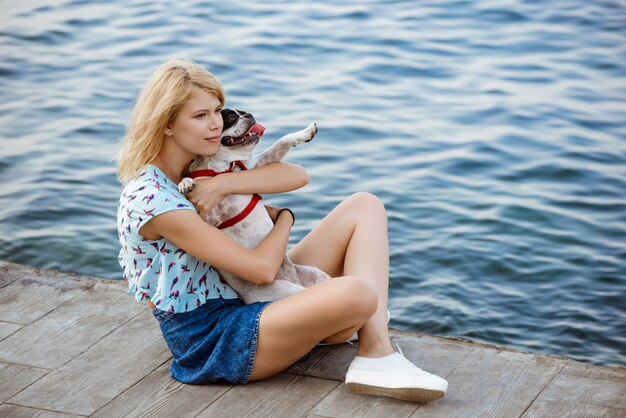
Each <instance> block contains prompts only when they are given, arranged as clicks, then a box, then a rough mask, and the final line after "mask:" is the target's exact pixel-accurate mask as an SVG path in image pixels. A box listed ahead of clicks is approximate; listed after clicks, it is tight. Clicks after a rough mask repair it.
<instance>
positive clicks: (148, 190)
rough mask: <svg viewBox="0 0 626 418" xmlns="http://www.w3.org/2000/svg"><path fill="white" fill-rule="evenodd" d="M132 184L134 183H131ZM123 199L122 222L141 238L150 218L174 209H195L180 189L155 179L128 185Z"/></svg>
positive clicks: (132, 233) (129, 230) (127, 228)
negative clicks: (142, 230)
mask: <svg viewBox="0 0 626 418" xmlns="http://www.w3.org/2000/svg"><path fill="white" fill-rule="evenodd" d="M129 186H132V185H129ZM122 199H123V200H125V201H126V204H125V205H124V208H123V213H122V214H121V215H122V217H123V221H122V223H123V224H124V227H125V229H126V230H127V231H128V232H130V233H131V235H135V234H136V235H135V236H136V238H139V239H140V236H139V230H140V229H141V227H142V226H144V225H145V224H146V222H148V221H149V220H150V219H152V218H154V217H155V216H158V215H161V214H163V213H166V212H170V211H173V210H193V211H195V208H194V206H193V205H192V204H191V202H189V201H188V200H187V199H186V198H185V197H184V196H183V195H182V194H181V193H180V192H178V190H176V189H175V188H174V187H173V186H170V185H168V184H163V183H161V182H159V181H156V180H154V179H147V180H146V181H145V182H142V183H141V184H136V185H135V187H128V188H127V190H125V192H124V194H123V196H122Z"/></svg>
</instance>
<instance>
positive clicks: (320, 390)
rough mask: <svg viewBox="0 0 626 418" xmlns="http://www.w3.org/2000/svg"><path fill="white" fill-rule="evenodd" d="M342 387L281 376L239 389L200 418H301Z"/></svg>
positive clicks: (235, 389)
mask: <svg viewBox="0 0 626 418" xmlns="http://www.w3.org/2000/svg"><path fill="white" fill-rule="evenodd" d="M337 385H338V383H337V382H335V381H329V380H324V379H316V378H313V377H303V376H295V375H288V374H284V373H280V374H278V375H277V376H274V377H272V378H270V379H266V380H262V381H258V382H251V383H248V384H246V385H240V386H235V387H233V389H231V390H229V391H228V392H226V393H225V394H224V396H222V397H221V398H219V399H218V400H217V401H216V402H214V403H212V404H211V406H209V407H208V408H207V409H205V410H204V411H203V412H202V413H200V414H199V415H198V418H200V417H206V418H210V417H215V416H224V417H243V416H251V417H259V416H261V417H300V416H304V415H306V413H307V412H308V411H309V410H310V409H311V408H312V407H313V406H315V404H316V403H317V402H318V401H319V400H320V399H321V398H323V397H324V396H326V395H327V394H328V393H330V392H331V391H332V390H333V389H334V388H336V387H337Z"/></svg>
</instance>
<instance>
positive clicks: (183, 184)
mask: <svg viewBox="0 0 626 418" xmlns="http://www.w3.org/2000/svg"><path fill="white" fill-rule="evenodd" d="M195 187H196V181H195V180H194V179H192V178H189V177H185V178H184V179H182V180H181V181H180V183H178V191H179V192H181V193H182V194H187V193H189V192H190V191H192V190H193V189H194V188H195Z"/></svg>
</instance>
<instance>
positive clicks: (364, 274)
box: [288, 193, 394, 357]
mask: <svg viewBox="0 0 626 418" xmlns="http://www.w3.org/2000/svg"><path fill="white" fill-rule="evenodd" d="M288 255H289V258H290V259H291V260H292V261H293V262H294V263H296V264H304V265H310V266H315V267H318V268H319V269H321V270H323V271H325V272H326V273H328V274H329V275H330V276H333V277H335V276H340V275H350V276H356V277H359V278H361V279H363V280H365V281H366V282H367V283H368V284H370V285H371V286H372V287H373V288H374V290H375V291H376V293H377V295H378V307H377V310H376V312H375V313H374V315H373V316H372V317H371V318H370V319H369V320H368V321H367V323H366V324H365V326H364V327H363V328H362V329H361V330H360V331H359V356H363V357H382V356H385V355H388V354H391V353H393V352H394V350H393V348H392V347H391V343H390V341H389V333H388V330H387V299H388V287H389V241H388V237H387V214H386V211H385V208H384V206H383V204H382V202H381V201H380V200H379V199H378V198H377V197H376V196H374V195H371V194H369V193H356V194H354V195H352V196H350V197H349V198H347V199H346V200H344V201H343V202H342V203H341V204H339V205H338V206H337V207H336V208H335V209H333V210H332V211H331V212H330V213H329V214H328V215H327V216H326V217H325V218H324V219H323V220H322V221H321V222H320V224H319V225H317V226H316V227H315V228H314V229H313V231H311V232H310V233H309V234H308V235H307V236H306V237H304V238H303V239H302V241H300V242H299V243H298V244H297V245H296V246H294V247H293V249H292V250H291V251H290V252H289V254H288Z"/></svg>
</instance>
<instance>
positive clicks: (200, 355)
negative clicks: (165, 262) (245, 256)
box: [152, 298, 271, 384]
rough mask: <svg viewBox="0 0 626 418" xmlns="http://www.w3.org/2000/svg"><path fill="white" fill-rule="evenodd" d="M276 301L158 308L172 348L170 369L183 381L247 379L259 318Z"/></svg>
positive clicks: (212, 302)
mask: <svg viewBox="0 0 626 418" xmlns="http://www.w3.org/2000/svg"><path fill="white" fill-rule="evenodd" d="M270 303H271V302H256V303H252V304H250V305H245V304H244V303H243V301H242V300H241V299H221V298H217V299H209V300H207V301H206V303H204V304H203V305H200V307H198V308H196V309H194V310H192V311H189V312H184V313H174V312H167V311H161V310H159V309H154V310H153V311H152V314H153V315H154V316H155V317H156V319H157V320H158V321H159V326H160V327H161V332H162V333H163V338H164V339H165V342H166V343H167V346H168V347H169V349H170V351H171V352H172V355H173V357H174V358H173V359H172V363H171V364H170V374H171V375H172V377H173V378H174V379H176V380H178V381H180V382H183V383H188V384H207V383H215V382H229V383H247V382H248V380H249V379H250V375H251V374H252V367H253V366H254V357H255V355H256V346H257V341H258V337H259V318H260V317H261V313H262V312H263V309H265V308H266V307H267V306H268V305H269V304H270Z"/></svg>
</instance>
